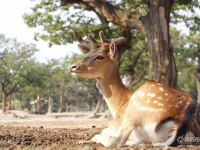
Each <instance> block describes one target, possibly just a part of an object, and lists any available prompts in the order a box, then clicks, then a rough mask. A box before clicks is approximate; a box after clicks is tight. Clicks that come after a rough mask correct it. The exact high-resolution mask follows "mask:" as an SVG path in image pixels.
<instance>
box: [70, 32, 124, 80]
mask: <svg viewBox="0 0 200 150" xmlns="http://www.w3.org/2000/svg"><path fill="white" fill-rule="evenodd" d="M88 37H89V39H90V41H91V43H92V47H88V46H87V45H84V44H80V45H79V48H80V50H81V51H82V52H83V53H84V54H85V55H84V58H83V59H82V60H80V61H79V62H77V63H75V64H73V65H72V66H71V67H70V72H71V73H72V74H75V75H78V76H81V77H85V78H104V77H106V74H108V73H109V72H110V71H112V70H114V69H117V67H118V50H117V45H121V44H122V43H124V42H126V39H125V38H123V37H120V38H117V39H113V40H112V41H110V40H107V39H106V38H105V36H104V33H103V32H102V31H101V32H100V33H99V37H100V42H97V41H96V40H95V39H94V37H93V35H92V34H89V35H88Z"/></svg>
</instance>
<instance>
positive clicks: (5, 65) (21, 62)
mask: <svg viewBox="0 0 200 150" xmlns="http://www.w3.org/2000/svg"><path fill="white" fill-rule="evenodd" d="M0 47H1V57H0V66H1V67H0V75H1V76H0V87H1V89H2V91H3V92H4V94H5V95H10V94H12V93H14V92H16V91H18V90H19V89H21V88H23V87H24V86H26V84H28V83H29V81H30V80H28V74H29V72H30V67H29V66H30V65H31V64H32V62H33V61H34V59H33V54H34V53H35V52H36V51H37V49H36V48H35V46H34V45H32V44H24V43H19V42H17V41H16V40H15V39H6V38H5V36H3V35H1V40H0Z"/></svg>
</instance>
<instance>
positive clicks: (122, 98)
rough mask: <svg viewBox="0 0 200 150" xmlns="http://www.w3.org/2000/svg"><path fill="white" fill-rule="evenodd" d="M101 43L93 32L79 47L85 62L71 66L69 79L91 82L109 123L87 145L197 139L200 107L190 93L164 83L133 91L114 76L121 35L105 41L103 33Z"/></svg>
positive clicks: (157, 143)
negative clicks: (106, 110) (92, 81)
mask: <svg viewBox="0 0 200 150" xmlns="http://www.w3.org/2000/svg"><path fill="white" fill-rule="evenodd" d="M99 37H100V42H99V41H97V40H96V39H95V38H94V36H93V35H92V33H90V34H89V35H88V38H89V39H90V41H91V45H92V46H91V45H90V46H88V45H86V44H79V48H80V50H81V51H82V52H83V53H84V58H83V59H82V60H80V61H78V62H77V63H75V64H72V65H71V66H70V72H71V74H72V75H75V76H79V77H83V78H93V79H96V87H97V89H98V90H99V92H100V93H101V94H102V95H103V97H104V99H105V101H106V103H107V105H108V108H109V110H110V112H111V114H112V118H113V120H112V121H111V122H110V124H109V126H108V127H107V128H105V129H103V130H102V132H101V133H99V134H97V135H95V136H94V137H93V138H92V139H91V141H92V142H96V143H99V144H102V145H104V146H105V147H110V146H134V145H140V144H152V145H153V146H171V145H172V146H173V145H174V146H176V145H177V144H178V142H177V138H178V137H179V136H185V137H186V136H195V137H200V106H199V104H198V103H197V102H195V101H194V100H192V98H191V96H190V94H189V93H187V92H184V91H182V90H180V89H175V88H171V87H169V86H167V85H165V84H164V83H160V82H157V81H154V80H147V81H146V82H145V83H144V84H143V85H141V86H140V87H139V88H138V89H137V90H136V91H134V92H132V91H130V90H129V89H128V88H126V86H125V85H124V84H123V82H122V79H121V77H120V73H119V51H118V48H117V47H118V46H120V45H122V44H123V43H125V42H126V41H127V40H126V38H124V37H119V38H116V39H112V40H109V39H107V38H106V37H105V35H104V33H103V31H100V32H99Z"/></svg>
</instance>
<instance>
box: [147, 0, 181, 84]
mask: <svg viewBox="0 0 200 150" xmlns="http://www.w3.org/2000/svg"><path fill="white" fill-rule="evenodd" d="M171 7H172V0H169V1H166V0H150V1H149V9H150V10H149V13H148V15H147V16H146V17H145V18H146V19H145V20H144V23H145V30H146V34H147V47H148V50H149V53H150V66H149V79H152V80H156V81H159V82H163V83H165V84H167V85H169V86H172V87H175V86H176V81H177V70H176V65H175V59H174V56H173V50H172V48H171V45H170V35H169V19H170V11H171Z"/></svg>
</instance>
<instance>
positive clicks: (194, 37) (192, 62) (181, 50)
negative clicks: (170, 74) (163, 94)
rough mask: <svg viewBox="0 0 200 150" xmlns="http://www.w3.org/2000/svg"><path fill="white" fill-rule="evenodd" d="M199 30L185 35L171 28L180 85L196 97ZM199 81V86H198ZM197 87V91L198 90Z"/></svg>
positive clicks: (199, 42)
mask: <svg viewBox="0 0 200 150" xmlns="http://www.w3.org/2000/svg"><path fill="white" fill-rule="evenodd" d="M198 34H199V33H198V32H196V31H195V32H194V33H193V32H190V34H189V35H183V34H181V33H180V31H177V30H176V28H172V29H171V37H172V45H174V47H173V48H174V50H175V57H176V62H177V68H178V87H180V88H181V89H184V90H185V91H187V92H190V93H191V95H192V96H193V98H194V99H198V96H197V95H199V94H197V93H199V92H198V91H199V88H198V85H199V81H198V68H199V55H200V53H199V45H200V39H199V35H198ZM196 83H197V88H196ZM196 89H197V91H196Z"/></svg>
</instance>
